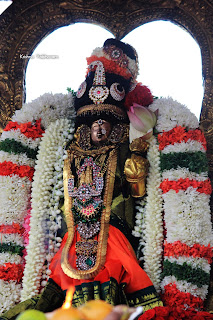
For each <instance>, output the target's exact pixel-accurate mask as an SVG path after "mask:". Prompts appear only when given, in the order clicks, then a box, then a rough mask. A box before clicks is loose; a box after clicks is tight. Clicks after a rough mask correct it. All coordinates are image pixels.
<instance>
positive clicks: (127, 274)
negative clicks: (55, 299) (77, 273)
mask: <svg viewBox="0 0 213 320" xmlns="http://www.w3.org/2000/svg"><path fill="white" fill-rule="evenodd" d="M67 236H68V234H67V233H66V235H65V236H64V238H63V241H62V243H61V247H60V249H59V251H58V252H57V253H56V255H55V256H54V257H53V259H52V261H51V264H50V270H51V271H52V274H51V276H50V278H52V279H53V280H54V281H55V282H56V283H57V284H58V285H59V286H60V287H61V289H62V290H67V289H68V288H69V287H70V286H71V285H74V286H77V285H80V284H82V283H86V282H93V281H100V283H104V282H107V281H109V280H110V277H113V278H114V279H116V280H117V282H118V284H120V283H126V288H125V292H126V293H132V292H135V291H138V290H141V289H144V288H146V287H149V286H152V285H153V284H152V282H151V280H150V279H149V277H148V275H147V274H146V273H145V271H144V270H143V269H142V268H141V267H140V266H139V264H138V261H137V259H136V256H135V253H134V250H133V248H132V246H131V245H130V243H129V241H128V240H127V238H126V237H125V236H124V235H123V233H122V232H121V231H120V230H119V229H117V228H115V227H113V226H111V225H110V227H109V237H108V243H107V254H106V261H105V265H104V267H103V268H102V269H101V270H100V272H99V273H98V275H97V276H95V277H94V278H92V279H89V280H86V279H81V280H77V279H73V278H70V277H68V276H67V275H66V274H65V273H64V272H63V270H62V268H61V253H62V250H63V247H64V245H65V243H66V240H67ZM74 239H76V240H79V239H77V236H76V237H75V238H74ZM69 253H70V255H69V263H70V264H71V265H72V266H76V264H75V261H76V254H75V241H73V243H72V245H71V248H70V251H69Z"/></svg>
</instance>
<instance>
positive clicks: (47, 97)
mask: <svg viewBox="0 0 213 320" xmlns="http://www.w3.org/2000/svg"><path fill="white" fill-rule="evenodd" d="M73 103H74V97H73V95H72V94H71V93H68V94H66V95H65V94H62V93H58V94H52V93H45V94H44V95H42V96H40V97H39V98H37V99H35V100H33V101H32V102H29V103H26V104H25V105H23V107H22V108H21V110H17V111H16V112H15V114H14V116H13V121H17V122H21V123H25V122H29V121H30V122H33V121H35V120H37V119H41V124H42V126H43V127H44V128H45V129H46V128H47V127H48V126H49V125H50V123H51V122H55V121H56V120H57V119H72V118H73V115H74V110H73Z"/></svg>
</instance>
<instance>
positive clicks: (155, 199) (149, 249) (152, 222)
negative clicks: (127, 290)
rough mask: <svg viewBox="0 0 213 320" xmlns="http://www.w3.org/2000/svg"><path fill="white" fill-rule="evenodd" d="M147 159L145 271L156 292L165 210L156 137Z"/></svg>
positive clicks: (151, 140) (158, 281)
mask: <svg viewBox="0 0 213 320" xmlns="http://www.w3.org/2000/svg"><path fill="white" fill-rule="evenodd" d="M149 142H150V146H149V150H148V153H147V159H148V161H149V164H150V169H149V175H148V178H147V198H146V202H147V203H146V207H145V211H146V214H145V230H144V240H145V246H144V249H143V253H144V270H145V271H146V272H147V274H148V275H149V277H150V279H151V280H152V282H153V285H154V286H155V288H156V290H157V291H158V292H159V290H160V282H161V264H162V254H163V248H162V246H163V217H162V214H163V210H162V196H161V190H160V188H159V186H160V183H161V176H160V167H159V165H160V154H159V151H158V145H157V141H156V138H155V137H152V138H151V139H150V141H149Z"/></svg>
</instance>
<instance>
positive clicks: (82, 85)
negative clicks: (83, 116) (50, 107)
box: [76, 81, 87, 98]
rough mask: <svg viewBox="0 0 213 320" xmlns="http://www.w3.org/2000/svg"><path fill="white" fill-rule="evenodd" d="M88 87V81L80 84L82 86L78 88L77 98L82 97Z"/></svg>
mask: <svg viewBox="0 0 213 320" xmlns="http://www.w3.org/2000/svg"><path fill="white" fill-rule="evenodd" d="M86 87H87V83H86V81H84V82H82V84H81V85H80V87H79V88H78V91H77V92H76V97H77V98H81V97H82V96H83V94H84V93H85V91H86Z"/></svg>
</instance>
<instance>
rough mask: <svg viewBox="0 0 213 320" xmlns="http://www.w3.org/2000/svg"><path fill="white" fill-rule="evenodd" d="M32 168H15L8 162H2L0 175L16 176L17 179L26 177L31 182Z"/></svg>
mask: <svg viewBox="0 0 213 320" xmlns="http://www.w3.org/2000/svg"><path fill="white" fill-rule="evenodd" d="M33 174H34V168H32V167H29V166H17V165H16V164H15V163H12V162H10V161H4V162H1V163H0V175H2V176H12V175H18V176H19V177H21V178H23V177H28V178H29V179H30V180H31V181H32V179H33Z"/></svg>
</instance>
